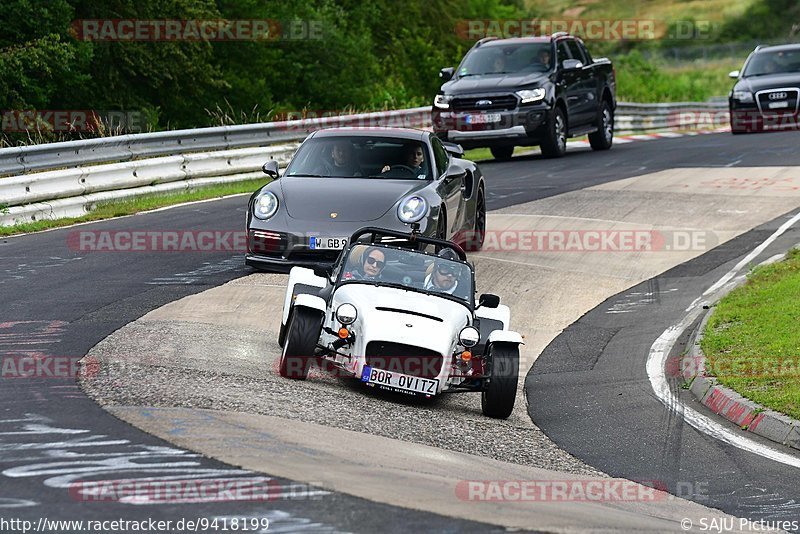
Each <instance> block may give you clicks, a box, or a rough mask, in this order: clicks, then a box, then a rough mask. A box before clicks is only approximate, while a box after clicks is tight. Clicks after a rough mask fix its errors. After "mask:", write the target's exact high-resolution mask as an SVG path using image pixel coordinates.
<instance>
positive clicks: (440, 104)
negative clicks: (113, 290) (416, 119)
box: [433, 95, 453, 109]
mask: <svg viewBox="0 0 800 534" xmlns="http://www.w3.org/2000/svg"><path fill="white" fill-rule="evenodd" d="M452 99H453V97H452V96H450V95H436V97H435V98H434V99H433V105H434V106H435V107H437V108H439V109H450V101H451V100H452Z"/></svg>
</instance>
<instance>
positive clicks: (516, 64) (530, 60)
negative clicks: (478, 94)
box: [458, 43, 553, 77]
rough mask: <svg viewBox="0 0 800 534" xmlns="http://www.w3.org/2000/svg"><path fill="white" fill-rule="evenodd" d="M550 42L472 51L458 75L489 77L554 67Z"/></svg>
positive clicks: (497, 46) (498, 46) (540, 70)
mask: <svg viewBox="0 0 800 534" xmlns="http://www.w3.org/2000/svg"><path fill="white" fill-rule="evenodd" d="M552 56H553V53H552V45H551V44H550V43H523V44H508V45H492V46H486V47H480V48H477V49H475V50H473V51H472V52H470V53H469V54H468V55H467V57H466V58H464V62H463V63H462V64H461V66H460V67H459V69H458V75H459V76H461V77H464V76H483V75H485V76H490V75H500V74H516V73H520V74H526V73H527V74H530V73H534V72H547V71H549V70H550V69H551V68H553V58H552Z"/></svg>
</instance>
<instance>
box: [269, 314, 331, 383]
mask: <svg viewBox="0 0 800 534" xmlns="http://www.w3.org/2000/svg"><path fill="white" fill-rule="evenodd" d="M321 329H322V316H321V315H320V313H319V312H316V311H312V310H309V309H306V308H295V309H293V310H292V312H291V314H290V316H289V324H287V325H286V339H285V344H284V346H283V352H281V360H280V367H279V372H280V375H281V376H282V377H284V378H292V379H295V380H305V379H306V377H307V376H308V370H309V368H310V367H311V363H312V362H313V361H314V349H315V348H316V347H317V342H318V341H319V334H320V330H321Z"/></svg>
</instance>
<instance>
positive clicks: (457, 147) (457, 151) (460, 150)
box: [442, 141, 464, 158]
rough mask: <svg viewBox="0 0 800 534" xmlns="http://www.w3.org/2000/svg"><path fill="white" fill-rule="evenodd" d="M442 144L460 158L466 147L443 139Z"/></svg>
mask: <svg viewBox="0 0 800 534" xmlns="http://www.w3.org/2000/svg"><path fill="white" fill-rule="evenodd" d="M442 146H443V147H444V149H445V150H447V152H449V153H450V154H452V155H453V156H455V157H457V158H460V157H462V156H463V155H464V148H463V147H462V146H461V145H459V144H456V143H448V142H446V141H442Z"/></svg>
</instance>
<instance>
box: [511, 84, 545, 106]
mask: <svg viewBox="0 0 800 534" xmlns="http://www.w3.org/2000/svg"><path fill="white" fill-rule="evenodd" d="M544 94H545V90H544V89H543V88H541V87H539V88H537V89H523V90H522V91H517V96H518V97H520V98H521V99H522V103H523V104H529V103H531V102H538V101H539V100H542V99H543V98H544Z"/></svg>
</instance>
